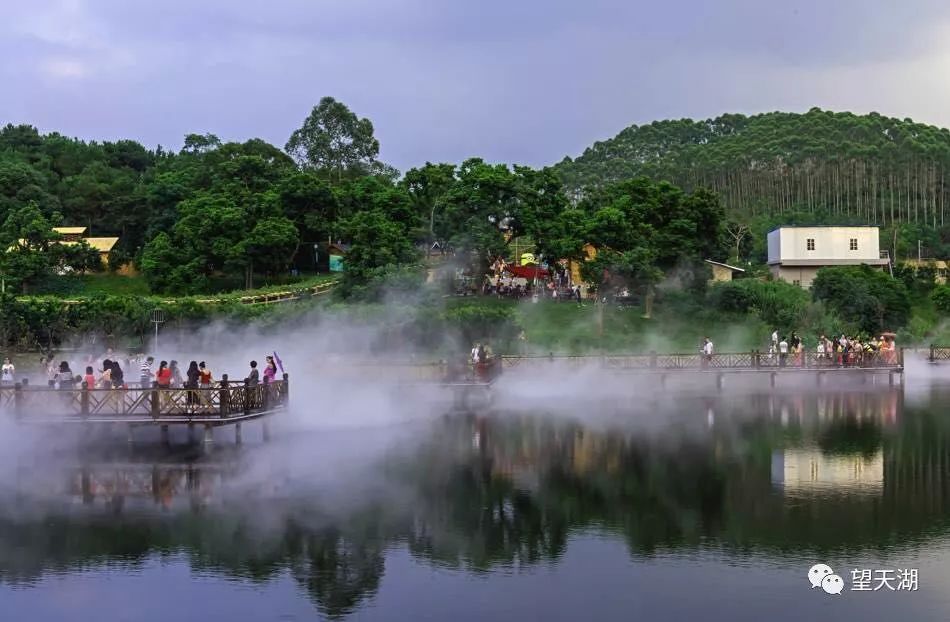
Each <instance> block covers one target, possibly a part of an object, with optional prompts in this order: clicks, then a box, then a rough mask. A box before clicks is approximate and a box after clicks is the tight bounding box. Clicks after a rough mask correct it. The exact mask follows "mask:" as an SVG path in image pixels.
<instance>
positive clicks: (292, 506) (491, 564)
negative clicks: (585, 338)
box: [0, 322, 950, 622]
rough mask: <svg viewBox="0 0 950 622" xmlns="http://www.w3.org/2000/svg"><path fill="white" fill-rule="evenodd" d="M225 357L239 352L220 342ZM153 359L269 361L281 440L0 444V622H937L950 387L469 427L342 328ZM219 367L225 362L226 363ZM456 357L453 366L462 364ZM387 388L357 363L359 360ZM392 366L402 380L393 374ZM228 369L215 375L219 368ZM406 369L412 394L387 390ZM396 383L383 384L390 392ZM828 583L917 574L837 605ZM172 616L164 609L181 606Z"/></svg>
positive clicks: (601, 387)
mask: <svg viewBox="0 0 950 622" xmlns="http://www.w3.org/2000/svg"><path fill="white" fill-rule="evenodd" d="M223 332H227V333H228V339H223V338H221V335H222V333H223ZM279 332H280V334H277V333H273V334H272V333H267V334H262V333H260V332H258V331H257V330H256V329H253V328H250V329H244V330H243V331H238V332H235V331H234V330H233V329H226V328H224V327H212V328H210V329H208V330H207V331H202V332H199V333H197V334H192V335H187V336H185V337H184V338H182V339H181V340H176V339H175V338H174V337H173V335H171V334H169V335H167V336H166V335H163V337H162V340H161V342H160V344H159V350H158V352H157V354H158V356H160V357H161V358H171V355H170V353H171V352H175V358H177V359H178V360H179V361H186V362H187V361H188V360H190V359H191V358H195V359H197V360H207V361H209V362H210V363H211V365H212V368H213V369H214V370H215V372H216V374H220V373H221V372H223V371H227V372H232V370H233V373H234V375H233V376H232V377H241V376H243V373H244V371H245V362H246V361H248V360H250V359H252V358H254V359H257V360H258V361H262V360H263V356H264V354H266V353H269V352H271V351H274V350H276V351H278V352H279V353H280V357H281V358H282V359H283V361H284V364H285V366H286V367H287V372H288V373H289V374H290V383H291V385H290V386H291V408H290V410H289V411H288V412H286V413H281V414H280V415H279V416H277V417H274V418H273V420H272V440H271V441H270V442H267V443H265V442H263V441H262V438H261V433H260V429H259V425H257V424H249V425H248V426H247V427H246V428H245V433H244V438H245V445H244V446H240V447H239V446H236V445H234V440H233V435H232V434H231V433H230V431H229V430H228V429H227V428H220V429H217V430H216V431H215V445H214V449H213V450H212V451H210V452H208V453H205V452H203V451H202V450H201V447H200V444H199V445H196V446H189V445H187V444H186V443H185V442H184V441H185V439H184V437H183V436H178V437H175V438H174V439H173V440H174V441H175V442H174V443H173V445H172V447H171V448H165V447H163V446H162V445H161V444H160V443H158V435H157V433H155V434H150V433H149V432H147V431H146V432H144V433H143V434H142V435H141V436H140V437H139V436H137V439H136V441H137V442H136V443H135V444H134V445H132V446H129V445H127V444H126V443H125V437H124V433H123V432H122V431H118V432H116V433H114V434H113V433H110V432H109V431H108V430H100V431H98V432H97V433H94V434H87V433H84V432H82V431H81V430H79V429H77V428H68V429H64V428H50V427H34V426H29V425H17V424H15V423H13V422H12V421H10V419H9V418H7V417H4V418H2V419H0V611H3V612H4V613H5V614H7V615H11V616H15V618H16V619H19V618H22V617H28V618H29V619H31V620H38V621H41V622H45V621H46V620H61V619H90V620H91V619H96V620H124V619H136V620H163V621H164V620H168V619H169V617H172V618H175V619H180V620H210V619H237V620H244V619H247V620H281V619H283V620H286V619H313V618H314V617H315V616H320V617H327V618H335V619H339V618H347V619H349V618H352V619H360V620H363V619H369V620H397V619H398V620H402V619H408V618H413V619H417V618H418V619H444V618H446V617H452V618H457V619H462V620H480V619H485V618H487V617H494V618H496V619H538V618H544V619H553V620H562V619H563V620H567V619H571V620H576V619H605V620H611V619H617V620H621V619H623V620H628V619H631V617H634V618H636V617H643V616H646V617H651V618H654V619H688V618H692V617H698V616H702V617H703V618H704V619H712V620H737V619H738V620H743V619H750V620H751V619H763V618H767V619H771V620H800V619H803V617H804V618H807V617H815V618H824V619H828V618H831V619H837V618H839V617H844V616H847V617H854V618H855V619H858V618H860V619H866V620H878V619H892V618H893V617H894V616H896V615H901V616H904V617H907V616H910V619H920V620H930V619H933V620H943V619H946V618H947V617H948V616H950V597H948V596H947V595H946V593H945V591H944V590H943V586H944V585H946V582H947V580H948V579H950V537H948V533H950V532H948V530H950V471H948V469H950V423H948V422H947V421H946V417H945V409H944V408H943V404H945V403H946V401H947V398H950V365H948V366H939V365H931V364H928V363H926V362H925V361H924V360H923V359H922V358H918V357H910V356H909V357H908V361H907V371H906V373H905V375H904V380H905V381H904V382H903V383H902V384H901V383H898V386H890V385H889V384H888V377H887V374H886V373H882V374H877V375H875V376H874V377H873V378H871V379H868V381H867V382H865V381H864V380H862V377H861V376H860V375H858V374H850V375H849V374H829V375H828V376H829V377H828V378H826V379H825V381H824V384H823V386H822V387H820V388H819V387H817V386H816V382H815V378H814V376H813V375H811V374H780V376H779V378H778V386H777V387H776V388H774V389H773V388H771V387H769V383H768V376H767V374H766V375H752V374H747V375H739V374H736V375H728V376H727V377H726V378H725V380H724V386H723V387H722V389H721V390H718V389H717V387H716V382H715V379H714V375H713V374H698V373H693V374H683V375H679V374H671V375H670V377H669V378H668V380H667V382H666V385H665V386H660V384H659V382H658V380H657V378H656V377H655V376H645V375H638V374H636V373H630V372H627V373H619V372H613V373H608V372H605V371H604V370H603V369H600V368H599V367H598V366H597V365H596V364H593V365H590V366H586V367H583V366H582V367H577V366H575V365H567V364H559V363H556V362H555V363H543V364H534V365H524V366H514V367H511V368H508V369H506V370H505V372H504V374H503V375H502V376H501V378H500V379H499V380H498V381H497V383H496V384H495V386H494V387H493V388H492V396H491V400H490V402H489V400H488V399H487V398H486V397H485V396H482V395H473V396H472V399H471V400H470V401H469V403H468V406H467V407H464V408H460V407H459V405H458V404H457V403H456V402H455V400H454V399H453V395H452V392H451V391H450V390H448V389H445V388H442V387H437V386H433V385H432V384H426V383H423V382H415V381H411V380H412V379H411V378H408V377H406V376H400V374H402V373H403V372H399V373H395V372H393V373H388V371H392V370H393V369H397V366H396V364H395V363H392V362H391V361H392V360H393V359H396V358H398V359H401V360H405V359H407V358H410V355H413V356H415V357H416V358H418V359H422V358H424V357H423V354H422V353H419V352H416V353H412V352H406V351H403V350H399V349H395V350H392V351H390V354H389V355H386V354H381V353H380V350H379V347H378V344H379V342H380V335H378V334H372V333H371V332H368V331H367V330H366V329H365V327H361V326H357V325H355V324H353V325H349V326H348V325H347V324H342V323H338V322H334V323H329V324H320V325H319V327H318V328H315V329H294V328H293V327H286V330H283V331H279ZM225 343H226V344H229V345H228V346H227V347H217V346H218V344H225ZM464 347H467V345H464V344H461V343H460V344H459V348H464ZM374 357H375V361H376V364H374V365H369V364H362V365H358V366H357V365H351V364H348V363H347V359H359V360H361V362H363V363H366V361H369V360H372V359H373V358H374ZM387 361H390V362H387ZM222 362H226V363H222ZM400 369H401V368H400ZM387 370H388V371H387ZM819 561H820V562H822V563H827V564H829V565H831V566H832V567H833V568H835V569H836V570H837V571H838V572H839V573H840V574H841V575H842V577H843V578H844V579H846V580H848V582H850V578H851V576H850V572H851V570H852V569H859V568H875V569H879V568H895V569H896V568H905V567H913V568H915V569H918V570H919V582H920V584H919V589H918V590H917V591H907V592H898V591H893V592H890V591H885V592H881V591H878V592H874V593H861V592H852V591H850V590H847V589H846V590H845V592H844V593H843V594H842V595H840V596H837V597H833V596H830V595H827V594H824V593H821V592H820V591H817V590H816V591H813V590H811V589H810V588H809V585H808V582H807V579H806V573H807V570H808V568H809V567H810V566H811V565H813V564H814V563H817V562H819ZM169 595H174V596H173V597H170V596H169Z"/></svg>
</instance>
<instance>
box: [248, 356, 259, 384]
mask: <svg viewBox="0 0 950 622" xmlns="http://www.w3.org/2000/svg"><path fill="white" fill-rule="evenodd" d="M260 381H261V375H260V372H258V371H257V361H251V371H250V373H248V375H247V384H248V386H251V387H256V386H257V385H258V383H259V382H260Z"/></svg>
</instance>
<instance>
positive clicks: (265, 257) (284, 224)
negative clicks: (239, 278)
mask: <svg viewBox="0 0 950 622" xmlns="http://www.w3.org/2000/svg"><path fill="white" fill-rule="evenodd" d="M299 242H300V237H299V234H298V232H297V227H296V226H294V223H293V222H291V221H290V220H289V219H287V218H285V217H283V216H269V217H267V218H262V219H261V220H258V221H257V223H256V224H255V225H254V228H253V229H251V231H250V233H248V235H247V237H246V238H245V239H244V241H243V242H242V246H243V250H244V252H245V253H246V255H247V258H248V263H247V267H246V270H245V273H246V282H245V285H244V286H245V287H246V288H247V289H251V288H253V287H254V282H253V276H254V269H255V268H256V269H258V270H261V271H263V272H265V273H268V274H275V273H277V272H280V271H282V270H285V269H286V268H287V266H289V265H290V261H291V259H292V258H293V256H294V253H296V252H297V245H298V243H299Z"/></svg>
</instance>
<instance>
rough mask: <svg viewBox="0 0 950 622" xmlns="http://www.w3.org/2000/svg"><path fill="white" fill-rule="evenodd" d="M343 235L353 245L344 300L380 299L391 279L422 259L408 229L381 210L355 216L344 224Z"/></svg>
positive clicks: (347, 262) (343, 287) (343, 285)
mask: <svg viewBox="0 0 950 622" xmlns="http://www.w3.org/2000/svg"><path fill="white" fill-rule="evenodd" d="M343 231H344V234H345V235H346V238H347V239H348V240H350V242H351V244H352V245H351V247H350V250H349V251H348V252H347V254H346V258H345V261H344V271H343V281H342V283H341V290H342V292H343V295H344V296H348V297H362V298H365V299H379V298H381V297H382V296H383V295H384V293H385V284H386V280H387V279H386V277H387V275H389V274H394V273H398V271H399V269H400V268H401V267H404V266H409V265H413V264H414V263H415V262H416V261H417V259H418V253H417V252H416V249H415V246H414V245H413V244H412V242H411V240H409V239H408V238H407V237H406V232H405V229H404V228H403V227H402V226H401V225H400V224H399V223H396V222H393V221H392V220H391V219H390V218H389V217H388V216H387V215H386V214H385V213H383V212H382V211H381V210H371V211H364V212H359V213H357V214H355V215H354V216H353V217H351V218H349V219H348V220H347V221H346V222H345V223H343Z"/></svg>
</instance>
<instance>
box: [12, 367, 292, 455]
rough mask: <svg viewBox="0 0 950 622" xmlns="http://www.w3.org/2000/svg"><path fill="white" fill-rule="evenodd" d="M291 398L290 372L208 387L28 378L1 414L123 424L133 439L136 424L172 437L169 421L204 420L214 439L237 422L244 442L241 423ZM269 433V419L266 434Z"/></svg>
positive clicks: (35, 420)
mask: <svg viewBox="0 0 950 622" xmlns="http://www.w3.org/2000/svg"><path fill="white" fill-rule="evenodd" d="M83 385H85V383H83ZM289 402H290V382H289V379H288V376H287V374H284V376H283V378H282V379H280V380H276V381H274V382H272V383H270V384H267V385H264V384H257V385H250V384H248V383H247V381H241V382H230V381H229V380H228V377H227V376H226V375H225V376H223V377H222V379H221V381H220V382H217V383H215V384H214V385H213V386H212V387H211V388H207V389H159V388H157V387H153V388H150V389H142V388H128V389H89V388H87V387H85V386H82V387H80V388H75V389H54V388H47V387H36V388H34V387H32V386H30V385H28V384H23V383H19V384H16V385H14V386H13V387H3V388H0V413H3V414H6V415H12V416H13V417H14V418H15V419H16V420H17V421H18V422H20V423H37V424H39V423H53V424H85V425H90V424H123V425H127V426H129V434H130V440H131V433H132V428H134V427H136V426H160V428H161V431H162V437H163V440H167V438H168V436H167V435H168V428H169V426H173V425H185V426H188V428H189V429H191V428H193V427H194V426H196V425H200V426H202V427H203V428H204V430H205V441H206V442H210V440H211V438H212V437H211V430H212V429H213V428H216V427H221V426H232V425H233V426H235V430H236V432H235V434H236V438H237V440H238V442H240V440H241V423H242V422H245V421H251V420H254V419H262V418H266V417H269V416H271V415H275V414H277V413H280V412H282V411H284V410H286V409H287V407H288V405H289ZM268 434H269V431H268V428H267V426H266V423H265V429H264V435H265V438H266V437H267V435H268Z"/></svg>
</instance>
